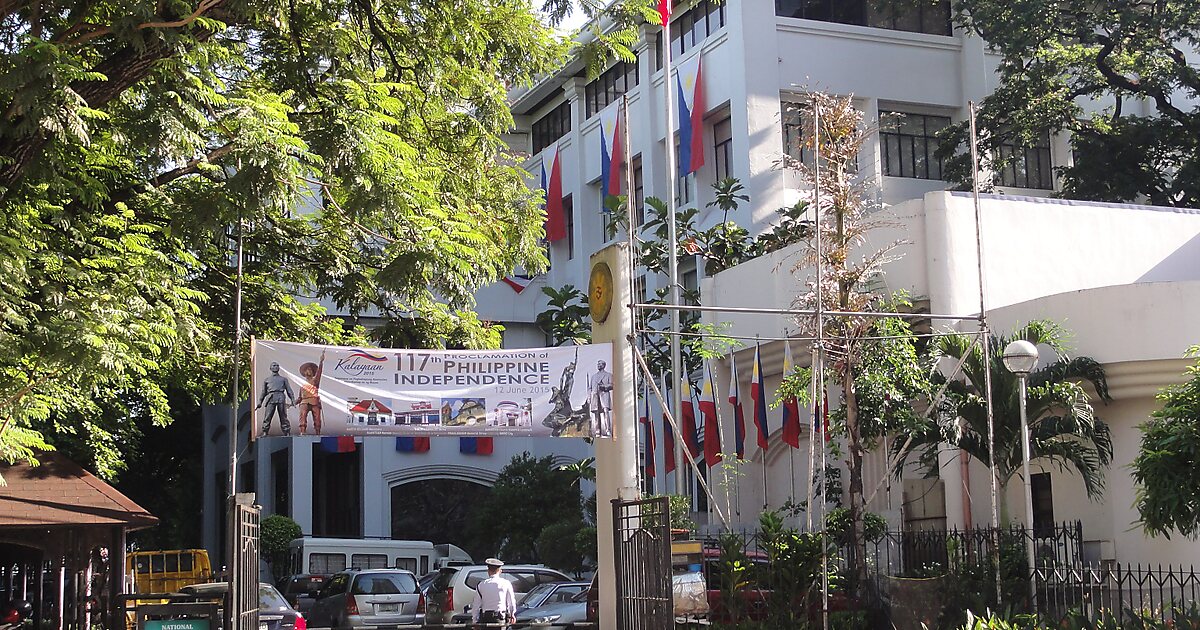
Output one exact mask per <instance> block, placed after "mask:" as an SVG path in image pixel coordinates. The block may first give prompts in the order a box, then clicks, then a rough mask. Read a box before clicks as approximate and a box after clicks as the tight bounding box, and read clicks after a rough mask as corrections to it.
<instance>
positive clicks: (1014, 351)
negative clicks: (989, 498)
mask: <svg viewBox="0 0 1200 630" xmlns="http://www.w3.org/2000/svg"><path fill="white" fill-rule="evenodd" d="M1037 362H1038V349H1037V346H1035V345H1033V344H1032V343H1029V342H1028V341H1025V340H1024V339H1018V340H1016V341H1014V342H1012V343H1010V344H1008V346H1007V347H1005V348H1004V367H1006V368H1008V371H1009V372H1012V373H1013V374H1016V375H1017V380H1018V382H1019V383H1020V396H1019V397H1020V400H1019V404H1020V408H1021V467H1022V469H1023V472H1024V474H1025V519H1026V521H1027V522H1028V523H1029V541H1028V545H1027V548H1026V554H1027V558H1028V560H1029V603H1030V605H1031V606H1033V607H1034V609H1035V610H1036V609H1037V570H1036V565H1035V558H1034V533H1033V482H1032V480H1031V479H1030V477H1029V421H1028V420H1027V419H1026V418H1025V385H1026V381H1027V380H1028V378H1029V373H1030V372H1032V371H1033V368H1034V366H1036V365H1037Z"/></svg>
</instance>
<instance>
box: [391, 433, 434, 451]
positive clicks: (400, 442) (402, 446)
mask: <svg viewBox="0 0 1200 630" xmlns="http://www.w3.org/2000/svg"><path fill="white" fill-rule="evenodd" d="M396 450H397V451H400V452H401V453H428V452H429V438H427V437H421V436H412V435H401V436H399V437H397V438H396Z"/></svg>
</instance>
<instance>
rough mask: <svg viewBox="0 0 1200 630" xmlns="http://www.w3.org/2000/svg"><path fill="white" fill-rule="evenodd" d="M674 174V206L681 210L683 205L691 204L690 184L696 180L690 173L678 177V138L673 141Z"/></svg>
mask: <svg viewBox="0 0 1200 630" xmlns="http://www.w3.org/2000/svg"><path fill="white" fill-rule="evenodd" d="M675 173H676V177H675V206H676V207H677V208H681V207H683V204H685V203H691V202H692V191H691V187H690V184H691V183H692V182H693V181H695V179H696V178H694V177H692V174H690V173H689V174H687V175H684V176H683V177H679V176H678V173H679V139H678V138H676V139H675Z"/></svg>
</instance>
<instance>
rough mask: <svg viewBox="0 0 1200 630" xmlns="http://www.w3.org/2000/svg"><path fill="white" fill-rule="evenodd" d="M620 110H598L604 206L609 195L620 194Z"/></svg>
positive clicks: (623, 154)
mask: <svg viewBox="0 0 1200 630" xmlns="http://www.w3.org/2000/svg"><path fill="white" fill-rule="evenodd" d="M620 111H621V108H620V107H606V108H605V109H604V110H603V111H601V112H600V203H601V204H602V207H604V208H607V206H603V204H604V202H605V201H606V200H607V199H608V196H609V195H619V194H621V166H622V165H623V164H624V163H625V150H624V147H623V146H622V145H621V132H622V130H621V117H620V115H619V114H620ZM606 211H607V210H606Z"/></svg>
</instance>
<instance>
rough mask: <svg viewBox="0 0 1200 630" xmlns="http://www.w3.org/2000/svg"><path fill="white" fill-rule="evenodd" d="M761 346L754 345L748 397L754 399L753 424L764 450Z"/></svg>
mask: <svg viewBox="0 0 1200 630" xmlns="http://www.w3.org/2000/svg"><path fill="white" fill-rule="evenodd" d="M760 350H761V348H760V347H759V346H754V376H753V377H752V378H751V379H750V398H751V399H752V400H753V401H754V426H755V428H757V429H758V447H759V448H761V449H762V450H764V451H766V450H767V447H768V446H769V443H768V442H767V436H768V435H770V430H769V429H768V428H767V384H766V381H764V380H763V369H762V355H761V354H760V352H759V351H760Z"/></svg>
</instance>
